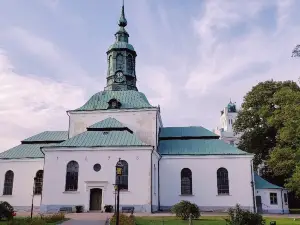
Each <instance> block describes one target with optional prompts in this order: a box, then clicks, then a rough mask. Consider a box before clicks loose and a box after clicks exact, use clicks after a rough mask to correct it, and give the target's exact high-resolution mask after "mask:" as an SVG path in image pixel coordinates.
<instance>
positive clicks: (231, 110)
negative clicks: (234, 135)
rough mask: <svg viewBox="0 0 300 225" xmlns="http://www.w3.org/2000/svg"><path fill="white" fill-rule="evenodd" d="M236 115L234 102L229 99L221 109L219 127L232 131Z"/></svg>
mask: <svg viewBox="0 0 300 225" xmlns="http://www.w3.org/2000/svg"><path fill="white" fill-rule="evenodd" d="M236 117H237V110H236V105H235V103H232V102H231V100H230V102H229V103H228V105H227V106H226V107H225V108H224V110H222V111H221V117H220V123H221V128H223V130H224V131H227V132H233V124H234V122H235V120H236Z"/></svg>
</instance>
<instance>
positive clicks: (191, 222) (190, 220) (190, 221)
mask: <svg viewBox="0 0 300 225" xmlns="http://www.w3.org/2000/svg"><path fill="white" fill-rule="evenodd" d="M189 225H193V219H192V213H190V217H189Z"/></svg>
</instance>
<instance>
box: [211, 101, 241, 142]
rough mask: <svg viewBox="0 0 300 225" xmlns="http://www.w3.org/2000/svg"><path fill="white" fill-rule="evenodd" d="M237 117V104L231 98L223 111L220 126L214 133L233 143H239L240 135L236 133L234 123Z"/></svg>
mask: <svg viewBox="0 0 300 225" xmlns="http://www.w3.org/2000/svg"><path fill="white" fill-rule="evenodd" d="M236 117H237V108H236V104H235V103H232V102H231V100H230V102H229V103H228V104H227V106H226V107H225V108H224V109H223V110H222V111H221V117H220V125H221V126H220V127H217V128H216V129H215V130H214V133H216V134H217V135H219V136H220V139H222V140H224V141H225V142H226V143H228V144H231V145H235V146H236V145H237V144H238V142H239V135H236V134H234V132H233V124H234V122H235V120H236Z"/></svg>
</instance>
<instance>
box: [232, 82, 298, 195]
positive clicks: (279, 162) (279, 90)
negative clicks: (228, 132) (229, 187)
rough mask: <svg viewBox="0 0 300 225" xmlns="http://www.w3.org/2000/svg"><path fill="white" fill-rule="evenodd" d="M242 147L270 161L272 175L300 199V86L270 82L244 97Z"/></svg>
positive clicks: (239, 127)
mask: <svg viewBox="0 0 300 225" xmlns="http://www.w3.org/2000/svg"><path fill="white" fill-rule="evenodd" d="M234 130H235V132H237V133H242V136H241V141H240V144H239V148H241V149H243V150H245V151H247V152H251V153H254V154H256V155H255V160H254V163H255V165H258V164H260V163H261V162H262V161H266V162H267V165H268V168H270V169H271V172H272V173H271V175H275V176H276V177H278V178H283V179H284V181H285V185H286V187H288V188H290V189H291V190H293V191H294V192H295V193H296V194H297V195H298V196H300V87H299V86H298V85H297V83H295V82H292V81H285V82H276V81H273V80H271V81H266V82H261V83H259V84H258V85H256V86H254V87H253V88H252V90H251V91H250V92H248V93H247V94H246V96H245V97H244V102H243V104H242V108H241V110H240V112H239V113H238V116H237V120H236V122H235V124H234Z"/></svg>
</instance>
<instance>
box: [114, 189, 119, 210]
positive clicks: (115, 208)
mask: <svg viewBox="0 0 300 225" xmlns="http://www.w3.org/2000/svg"><path fill="white" fill-rule="evenodd" d="M114 188H115V192H114V194H115V207H114V211H115V214H116V213H117V190H118V185H117V184H114Z"/></svg>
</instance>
